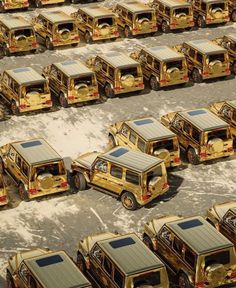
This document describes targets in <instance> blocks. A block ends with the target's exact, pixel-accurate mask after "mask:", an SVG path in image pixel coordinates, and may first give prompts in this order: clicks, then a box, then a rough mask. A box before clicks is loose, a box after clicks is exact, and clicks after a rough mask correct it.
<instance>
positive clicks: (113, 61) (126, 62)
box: [100, 51, 139, 68]
mask: <svg viewBox="0 0 236 288" xmlns="http://www.w3.org/2000/svg"><path fill="white" fill-rule="evenodd" d="M100 57H101V58H102V59H104V60H105V61H107V62H108V63H109V64H110V65H112V66H113V67H115V68H122V67H126V66H138V65H139V63H138V62H137V61H135V60H134V59H132V58H131V57H129V56H127V55H125V54H123V53H120V52H116V51H111V52H108V53H105V54H102V55H100Z"/></svg>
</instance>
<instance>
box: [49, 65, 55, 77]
mask: <svg viewBox="0 0 236 288" xmlns="http://www.w3.org/2000/svg"><path fill="white" fill-rule="evenodd" d="M50 74H51V76H53V77H55V78H57V69H56V67H55V66H53V65H52V66H51V71H50Z"/></svg>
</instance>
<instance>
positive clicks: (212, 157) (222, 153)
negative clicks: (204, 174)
mask: <svg viewBox="0 0 236 288" xmlns="http://www.w3.org/2000/svg"><path fill="white" fill-rule="evenodd" d="M232 155H234V151H232V152H220V153H214V154H211V155H207V156H206V157H199V160H200V162H204V161H208V160H213V159H218V158H222V157H228V156H232Z"/></svg>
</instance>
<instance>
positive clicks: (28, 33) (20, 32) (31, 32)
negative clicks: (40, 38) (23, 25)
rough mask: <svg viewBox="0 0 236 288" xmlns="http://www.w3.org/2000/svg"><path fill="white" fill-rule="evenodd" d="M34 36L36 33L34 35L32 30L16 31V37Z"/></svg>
mask: <svg viewBox="0 0 236 288" xmlns="http://www.w3.org/2000/svg"><path fill="white" fill-rule="evenodd" d="M33 34H34V33H33V30H32V29H20V30H16V31H14V36H15V37H19V36H21V35H23V36H26V37H30V36H31V35H33Z"/></svg>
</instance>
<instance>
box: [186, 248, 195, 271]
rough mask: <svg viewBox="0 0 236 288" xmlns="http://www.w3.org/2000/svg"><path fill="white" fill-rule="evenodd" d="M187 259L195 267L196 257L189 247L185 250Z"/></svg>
mask: <svg viewBox="0 0 236 288" xmlns="http://www.w3.org/2000/svg"><path fill="white" fill-rule="evenodd" d="M185 261H186V262H187V263H188V264H189V265H190V266H191V267H192V268H194V267H195V261H196V257H195V255H194V254H193V252H192V251H190V250H189V249H186V250H185Z"/></svg>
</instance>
